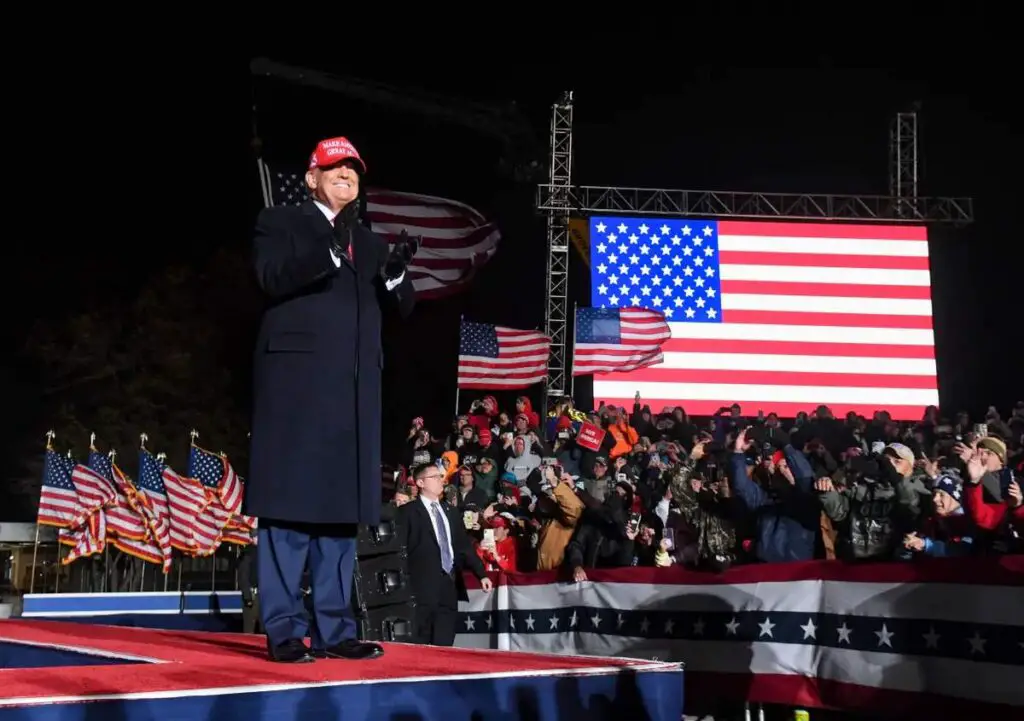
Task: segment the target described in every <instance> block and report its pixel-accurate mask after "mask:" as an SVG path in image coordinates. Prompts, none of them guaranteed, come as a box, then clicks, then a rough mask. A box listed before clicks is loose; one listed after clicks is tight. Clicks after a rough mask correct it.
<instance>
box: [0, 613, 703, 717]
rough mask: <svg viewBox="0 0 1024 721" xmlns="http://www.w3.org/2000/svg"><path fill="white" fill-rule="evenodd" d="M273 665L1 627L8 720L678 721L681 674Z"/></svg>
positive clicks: (158, 639)
mask: <svg viewBox="0 0 1024 721" xmlns="http://www.w3.org/2000/svg"><path fill="white" fill-rule="evenodd" d="M385 649H386V652H385V655H384V657H382V658H379V659H375V660H372V661H345V660H318V661H317V662H316V663H312V664H297V665H291V664H275V663H270V662H269V661H267V660H266V656H265V649H264V639H263V637H262V636H254V635H243V634H214V633H203V632H189V631H158V630H152V629H139V628H123V627H116V626H99V625H86V624H79V623H68V622H59V621H31V620H11V621H2V622H0V663H2V667H0V719H3V720H4V721H6V720H7V719H18V720H19V721H20V720H21V719H33V720H35V719H45V720H47V721H49V720H51V719H52V720H55V721H72V720H76V721H77V720H78V719H82V720H85V719H101V718H102V719H118V721H134V720H135V719H139V720H140V721H141V720H142V719H146V720H147V721H149V720H151V719H156V718H159V719H160V721H172V720H173V719H188V721H204V720H205V719H210V721H214V720H216V721H228V720H229V719H236V718H237V719H246V720H247V721H251V720H252V719H258V718H273V719H282V720H285V719H289V720H290V719H296V720H298V719H304V720H308V719H340V718H343V719H345V721H370V720H371V719H374V720H375V719H387V720H388V721H394V720H395V719H408V720H409V721H411V720H412V719H416V720H417V721H431V720H433V719H443V720H444V721H453V720H454V719H469V718H474V719H481V721H482V720H484V719H492V718H493V719H502V720H503V721H507V720H509V719H517V718H531V719H551V720H552V721H554V720H555V719H559V721H572V720H573V719H587V721H597V720H598V719H624V718H629V719H645V720H649V721H660V720H661V719H666V720H668V719H671V721H678V719H679V718H680V716H681V714H682V710H683V709H682V706H683V698H682V687H683V680H682V675H683V672H682V669H681V666H680V665H679V664H674V663H659V662H649V661H635V660H627V659H612V658H607V659H596V658H588V657H578V656H553V655H539V654H526V653H516V652H501V651H482V650H481V651H478V650H469V649H456V648H437V647H424V646H413V645H406V644H385Z"/></svg>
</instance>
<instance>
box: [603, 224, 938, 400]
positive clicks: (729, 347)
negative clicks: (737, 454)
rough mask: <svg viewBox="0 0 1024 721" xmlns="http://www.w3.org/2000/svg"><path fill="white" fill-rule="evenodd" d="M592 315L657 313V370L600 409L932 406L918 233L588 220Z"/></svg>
mask: <svg viewBox="0 0 1024 721" xmlns="http://www.w3.org/2000/svg"><path fill="white" fill-rule="evenodd" d="M589 235H590V239H589V242H590V261H591V304H592V305H593V306H594V307H604V308H625V307H644V308H654V309H657V310H660V311H662V312H663V313H664V314H665V316H666V320H667V321H668V322H669V325H670V327H671V329H672V337H671V339H670V340H668V341H667V342H666V343H665V345H664V347H663V350H664V361H663V362H661V363H659V364H658V365H656V366H652V367H648V368H643V369H641V370H637V371H632V372H629V373H601V374H597V375H595V376H594V400H595V404H596V403H598V402H600V401H602V400H603V401H605V402H606V403H611V404H614V405H622V406H626V407H627V408H631V407H632V404H633V398H634V395H635V394H636V393H637V392H639V393H640V395H641V397H642V399H643V401H644V403H645V404H649V405H650V406H651V408H652V410H654V411H655V413H657V412H659V411H660V410H661V409H662V408H663V407H664V406H677V405H680V406H682V407H683V408H685V409H686V411H687V412H688V413H690V414H695V415H711V414H713V413H715V412H716V411H717V410H718V409H719V408H720V407H722V406H727V405H731V404H733V403H739V404H740V405H741V406H742V407H743V414H744V415H746V416H753V415H754V414H756V413H757V411H758V410H762V411H763V412H764V413H769V412H772V411H774V412H776V413H778V414H779V415H780V416H784V417H793V416H795V415H796V414H797V413H798V412H800V411H807V412H811V411H813V410H814V409H815V408H816V407H817V406H819V405H827V406H829V407H830V408H831V409H832V411H833V412H834V413H835V414H836V415H837V416H838V415H842V414H845V413H846V412H848V411H856V412H857V413H861V414H864V415H867V416H870V415H871V413H872V412H874V411H875V410H876V409H879V410H881V409H884V410H888V411H889V412H890V413H891V414H892V416H893V417H894V418H896V419H899V420H909V419H918V418H920V417H921V414H922V411H923V410H924V408H925V406H928V405H931V404H938V384H937V381H936V372H935V341H934V334H933V332H932V302H931V284H930V273H929V268H928V237H927V231H926V229H925V228H924V227H920V226H908V225H834V224H805V223H785V222H750V221H738V220H737V221H733V220H730V221H725V220H700V219H696V218H664V219H660V218H658V219H652V218H646V219H639V218H625V217H622V218H620V217H592V218H590V222H589Z"/></svg>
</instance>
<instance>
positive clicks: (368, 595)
mask: <svg viewBox="0 0 1024 721" xmlns="http://www.w3.org/2000/svg"><path fill="white" fill-rule="evenodd" d="M354 585H355V590H356V592H355V602H356V608H358V609H359V610H360V611H365V610H367V609H371V608H377V607H378V606H391V605H394V604H396V603H408V602H409V601H412V600H414V599H413V594H412V587H411V586H410V583H409V573H408V571H407V570H406V560H405V551H404V550H403V551H401V552H399V553H389V554H388V555H386V556H376V557H374V558H366V559H363V558H360V559H359V562H358V563H357V564H356V577H355V583H354Z"/></svg>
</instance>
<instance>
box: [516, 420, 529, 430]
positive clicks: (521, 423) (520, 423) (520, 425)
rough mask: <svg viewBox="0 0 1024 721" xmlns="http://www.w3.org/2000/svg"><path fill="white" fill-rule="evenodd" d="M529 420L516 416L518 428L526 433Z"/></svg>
mask: <svg viewBox="0 0 1024 721" xmlns="http://www.w3.org/2000/svg"><path fill="white" fill-rule="evenodd" d="M526 429H527V422H526V419H525V418H516V430H517V431H518V432H519V433H526Z"/></svg>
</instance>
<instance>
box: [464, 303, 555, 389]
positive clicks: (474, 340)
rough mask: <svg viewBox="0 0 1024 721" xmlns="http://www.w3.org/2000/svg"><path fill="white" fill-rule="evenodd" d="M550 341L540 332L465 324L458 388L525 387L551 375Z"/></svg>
mask: <svg viewBox="0 0 1024 721" xmlns="http://www.w3.org/2000/svg"><path fill="white" fill-rule="evenodd" d="M550 353H551V339H550V338H548V337H547V336H546V335H544V334H543V333H541V332H539V331H534V330H517V329H515V328H505V327H502V326H497V325H491V324H490V323H471V322H469V321H465V320H464V321H462V326H461V328H460V330H459V381H458V382H459V388H474V389H502V388H526V387H527V386H531V385H533V384H534V383H540V382H541V381H543V380H545V379H546V378H547V376H548V357H549V356H550Z"/></svg>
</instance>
